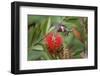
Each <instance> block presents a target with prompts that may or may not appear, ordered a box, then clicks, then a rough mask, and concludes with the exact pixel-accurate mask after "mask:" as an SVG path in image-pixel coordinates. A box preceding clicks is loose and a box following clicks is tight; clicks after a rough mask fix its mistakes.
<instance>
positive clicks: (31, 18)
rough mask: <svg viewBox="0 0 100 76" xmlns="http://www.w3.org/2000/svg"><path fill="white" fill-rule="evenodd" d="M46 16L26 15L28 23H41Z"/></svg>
mask: <svg viewBox="0 0 100 76" xmlns="http://www.w3.org/2000/svg"><path fill="white" fill-rule="evenodd" d="M45 18H46V16H37V15H29V16H28V25H30V24H32V23H38V24H39V23H41V22H42V20H44V19H45Z"/></svg>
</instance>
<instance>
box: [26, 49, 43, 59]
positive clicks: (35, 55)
mask: <svg viewBox="0 0 100 76" xmlns="http://www.w3.org/2000/svg"><path fill="white" fill-rule="evenodd" d="M41 56H42V52H41V51H39V50H34V51H33V50H31V51H28V60H39V59H40V57H41Z"/></svg>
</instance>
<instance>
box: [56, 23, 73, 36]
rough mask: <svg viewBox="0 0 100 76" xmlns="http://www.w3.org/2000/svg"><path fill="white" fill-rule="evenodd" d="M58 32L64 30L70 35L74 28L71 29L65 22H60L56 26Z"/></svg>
mask: <svg viewBox="0 0 100 76" xmlns="http://www.w3.org/2000/svg"><path fill="white" fill-rule="evenodd" d="M55 31H56V32H63V33H65V35H68V34H69V33H70V32H72V30H69V29H68V28H67V27H66V26H65V25H64V24H58V25H56V26H55Z"/></svg>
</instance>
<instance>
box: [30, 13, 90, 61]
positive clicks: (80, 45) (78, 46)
mask: <svg viewBox="0 0 100 76" xmlns="http://www.w3.org/2000/svg"><path fill="white" fill-rule="evenodd" d="M58 24H63V25H64V26H65V29H66V30H71V31H70V32H69V33H68V34H66V33H65V32H60V34H61V36H62V37H63V40H64V43H63V45H62V46H63V48H64V49H68V50H69V51H70V50H71V53H72V54H71V55H72V58H82V57H81V55H80V54H81V53H82V52H84V51H87V46H86V45H87V39H88V38H87V18H86V17H74V16H34V15H29V16H28V60H50V59H55V58H57V59H59V58H60V57H58V56H59V55H56V57H55V56H54V55H53V56H51V54H50V53H49V52H48V48H47V47H46V46H45V45H44V44H45V43H44V38H45V37H46V35H47V34H48V33H50V32H51V31H52V32H53V31H55V30H56V28H55V26H57V25H58ZM74 26H75V27H77V31H78V32H80V34H81V37H82V39H83V41H84V42H81V41H80V40H79V39H78V38H77V37H76V36H75V35H74V33H73V31H72V28H73V27H74ZM85 49H86V50H85Z"/></svg>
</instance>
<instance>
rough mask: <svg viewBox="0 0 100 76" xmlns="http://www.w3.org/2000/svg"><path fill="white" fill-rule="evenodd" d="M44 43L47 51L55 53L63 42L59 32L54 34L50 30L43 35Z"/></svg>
mask: <svg viewBox="0 0 100 76" xmlns="http://www.w3.org/2000/svg"><path fill="white" fill-rule="evenodd" d="M45 43H46V46H47V47H48V51H49V53H51V54H55V53H56V51H57V49H59V48H60V47H61V45H62V43H63V38H62V36H61V35H60V34H59V33H56V34H54V33H53V32H50V33H49V34H48V35H47V36H46V37H45Z"/></svg>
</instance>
